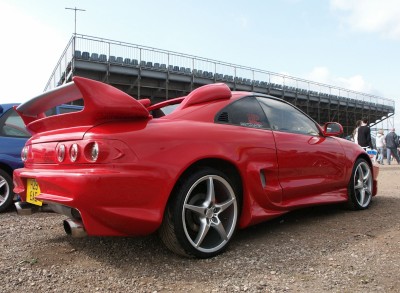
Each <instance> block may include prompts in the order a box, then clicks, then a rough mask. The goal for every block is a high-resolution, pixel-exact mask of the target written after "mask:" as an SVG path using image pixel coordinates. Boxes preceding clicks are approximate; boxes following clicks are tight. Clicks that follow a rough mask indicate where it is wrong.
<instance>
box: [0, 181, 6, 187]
mask: <svg viewBox="0 0 400 293" xmlns="http://www.w3.org/2000/svg"><path fill="white" fill-rule="evenodd" d="M6 183H7V182H6V180H4V179H2V180H0V188H2V187H3V186H4V185H6Z"/></svg>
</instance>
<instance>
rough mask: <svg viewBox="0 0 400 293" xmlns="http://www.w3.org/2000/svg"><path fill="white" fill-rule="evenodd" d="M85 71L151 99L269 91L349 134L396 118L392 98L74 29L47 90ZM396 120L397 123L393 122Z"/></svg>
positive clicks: (135, 96) (84, 74) (136, 94)
mask: <svg viewBox="0 0 400 293" xmlns="http://www.w3.org/2000/svg"><path fill="white" fill-rule="evenodd" d="M76 75H77V76H82V77H87V78H91V79H94V80H98V81H102V82H105V83H108V84H111V85H113V86H115V87H117V88H119V89H121V90H123V91H124V92H126V93H128V94H129V95H131V96H132V97H134V98H137V99H141V98H150V99H151V100H152V102H153V103H154V102H158V101H163V100H167V99H171V98H175V97H178V96H182V95H186V94H188V93H189V92H190V91H192V90H193V89H195V88H197V87H199V86H202V85H205V84H210V83H215V82H223V83H226V84H227V85H228V86H229V87H230V88H231V89H232V90H243V91H252V92H259V93H264V94H269V95H272V96H275V97H279V98H282V99H284V100H287V101H289V102H290V103H292V104H294V105H296V106H297V107H299V108H300V109H302V110H303V111H304V112H306V113H307V114H309V115H310V116H311V117H312V118H313V119H315V120H316V121H317V122H318V123H320V124H323V123H325V122H327V121H336V122H339V123H341V124H342V125H343V128H344V134H345V136H346V135H348V134H350V133H351V132H352V131H353V128H354V124H355V121H356V120H360V119H361V118H362V117H368V119H369V121H370V122H371V124H370V126H371V127H373V126H375V125H377V124H378V123H380V122H382V121H384V120H387V121H388V122H389V120H390V119H393V115H394V112H395V102H394V100H390V99H386V98H382V97H378V96H374V95H370V94H366V93H360V92H355V91H351V90H347V89H344V88H339V87H335V86H330V85H326V84H321V83H317V82H313V81H309V80H304V79H300V78H296V77H292V76H287V75H282V74H279V73H274V72H270V71H265V70H260V69H255V68H250V67H245V66H240V65H235V64H230V63H225V62H221V61H217V60H211V59H206V58H201V57H196V56H191V55H187V54H181V53H176V52H171V51H166V50H161V49H156V48H151V47H146V46H140V45H135V44H129V43H124V42H117V41H113V40H108V39H101V38H96V37H92V36H86V35H76V34H74V35H73V36H72V37H71V39H70V41H69V42H68V44H67V46H66V48H65V50H64V52H63V54H62V56H61V58H60V60H59V61H58V63H57V65H56V67H55V69H54V71H53V73H52V75H51V77H50V79H49V81H48V83H47V85H46V87H45V90H46V91H47V90H50V89H52V88H54V87H56V86H59V85H61V84H64V83H66V82H69V81H71V80H72V77H73V76H76ZM391 125H393V122H392V123H391Z"/></svg>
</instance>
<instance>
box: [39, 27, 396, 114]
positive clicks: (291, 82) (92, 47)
mask: <svg viewBox="0 0 400 293" xmlns="http://www.w3.org/2000/svg"><path fill="white" fill-rule="evenodd" d="M75 50H78V51H80V52H88V53H96V54H98V55H99V56H100V55H105V59H106V62H110V61H109V60H110V56H114V57H121V58H122V59H123V60H124V61H126V62H128V60H129V62H131V61H132V60H136V62H137V63H138V64H139V65H140V64H141V62H146V63H148V62H151V64H156V63H158V64H165V66H166V68H167V69H168V68H170V66H172V67H178V68H184V69H185V70H186V72H190V73H191V74H194V72H199V71H203V72H210V73H212V75H213V76H215V75H216V74H218V75H219V76H228V77H231V78H232V81H235V80H236V78H242V79H246V80H248V81H250V83H251V84H254V83H256V82H257V84H258V83H260V82H266V83H269V84H275V85H279V86H280V87H282V88H287V87H290V88H295V89H297V90H300V91H303V92H304V91H306V92H307V93H310V92H312V93H315V94H318V95H326V96H337V97H343V98H347V99H353V100H358V101H363V102H367V103H371V104H379V105H385V106H390V107H393V109H394V107H395V101H394V100H391V99H387V98H383V97H379V96H376V95H371V94H367V93H362V92H357V91H353V90H349V89H345V88H340V87H337V86H332V85H327V84H323V83H318V82H314V81H310V80H305V79H301V78H297V77H293V76H288V75H284V74H280V73H275V72H271V71H267V70H261V69H256V68H251V67H247V66H241V65H236V64H231V63H226V62H221V61H217V60H212V59H207V58H202V57H198V56H193V55H188V54H181V53H177V52H172V51H168V50H162V49H156V48H152V47H147V46H141V45H136V44H130V43H125V42H118V41H113V40H109V39H103V38H97V37H92V36H87V35H79V34H78V35H73V36H72V37H71V39H70V41H69V42H68V44H67V46H66V48H65V50H64V52H63V53H62V55H61V57H60V59H59V61H58V63H57V65H56V67H55V69H54V71H53V73H52V74H51V77H50V79H49V81H48V82H47V84H46V87H45V91H47V90H50V89H52V88H54V87H56V86H58V85H60V83H63V82H65V81H66V79H67V78H66V75H67V74H68V69H69V68H73V62H74V54H75ZM70 66H71V67H70ZM172 67H171V68H172ZM63 75H65V76H63Z"/></svg>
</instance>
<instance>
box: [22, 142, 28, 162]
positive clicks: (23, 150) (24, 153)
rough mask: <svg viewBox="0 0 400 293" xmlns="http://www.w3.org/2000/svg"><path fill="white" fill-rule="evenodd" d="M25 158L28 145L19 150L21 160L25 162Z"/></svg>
mask: <svg viewBox="0 0 400 293" xmlns="http://www.w3.org/2000/svg"><path fill="white" fill-rule="evenodd" d="M27 159H28V147H27V146H24V148H23V149H22V151H21V160H22V162H26V160H27Z"/></svg>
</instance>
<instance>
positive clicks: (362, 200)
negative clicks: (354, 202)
mask: <svg viewBox="0 0 400 293" xmlns="http://www.w3.org/2000/svg"><path fill="white" fill-rule="evenodd" d="M364 200H365V189H364V188H362V189H361V190H360V197H359V203H360V205H364Z"/></svg>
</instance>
